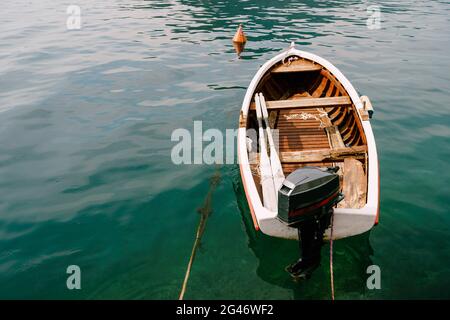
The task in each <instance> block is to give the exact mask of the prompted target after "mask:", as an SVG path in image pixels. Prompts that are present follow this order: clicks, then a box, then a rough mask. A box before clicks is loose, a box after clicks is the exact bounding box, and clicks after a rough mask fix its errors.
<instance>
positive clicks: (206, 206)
mask: <svg viewBox="0 0 450 320" xmlns="http://www.w3.org/2000/svg"><path fill="white" fill-rule="evenodd" d="M219 182H220V172H219V170H217V171H216V172H215V173H214V175H213V176H212V177H211V180H210V182H209V185H210V187H209V191H208V194H207V195H206V197H205V201H204V202H203V206H202V207H201V208H199V209H198V210H197V211H198V212H199V213H200V215H201V216H200V221H199V223H198V227H197V233H196V235H195V241H194V245H193V246H192V252H191V257H190V258H189V263H188V266H187V270H186V274H185V276H184V281H183V286H182V287H181V292H180V296H179V297H178V300H183V298H184V293H185V292H186V287H187V283H188V281H189V276H190V274H191V268H192V264H193V263H194V259H195V255H196V253H197V249H198V248H199V247H200V241H201V239H202V236H203V232H204V231H205V227H206V220H207V219H208V217H209V216H210V214H211V212H212V195H213V192H214V190H215V189H216V187H217V185H218V184H219Z"/></svg>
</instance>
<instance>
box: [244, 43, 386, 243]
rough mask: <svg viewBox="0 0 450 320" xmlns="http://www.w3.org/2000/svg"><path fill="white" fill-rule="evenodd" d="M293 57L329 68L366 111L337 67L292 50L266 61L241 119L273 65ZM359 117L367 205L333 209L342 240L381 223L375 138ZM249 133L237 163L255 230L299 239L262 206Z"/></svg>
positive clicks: (336, 235) (336, 231)
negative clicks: (364, 147) (364, 149)
mask: <svg viewBox="0 0 450 320" xmlns="http://www.w3.org/2000/svg"><path fill="white" fill-rule="evenodd" d="M290 55H296V56H299V57H301V58H305V59H308V60H312V61H314V62H316V63H318V64H320V65H321V66H323V67H324V68H326V69H327V70H328V71H329V72H331V73H332V74H333V75H334V76H335V77H336V79H337V80H338V81H339V82H340V83H341V84H342V86H343V87H344V88H345V90H346V91H347V93H348V95H349V96H350V98H351V100H352V102H353V104H354V105H355V107H356V108H357V109H362V108H363V105H362V102H361V100H360V97H359V95H358V93H357V92H356V90H355V89H354V87H353V86H352V84H351V83H350V82H349V81H348V80H347V78H346V77H345V76H344V75H343V74H342V73H341V72H340V71H339V70H338V69H337V68H336V67H335V66H334V65H332V64H331V63H330V62H328V61H327V60H325V59H323V58H321V57H319V56H317V55H314V54H311V53H308V52H304V51H301V50H297V49H295V48H293V47H292V48H290V49H289V50H288V51H287V52H286V51H285V52H282V53H280V54H278V55H277V56H275V57H274V58H272V59H271V60H269V61H267V62H266V63H265V64H264V65H263V66H262V67H261V68H260V69H259V70H258V72H257V73H256V75H255V76H254V77H253V79H252V81H251V83H250V85H249V87H248V89H247V92H246V94H245V97H244V101H243V103H242V108H241V117H242V118H244V119H245V118H246V117H247V114H248V112H249V108H250V102H251V99H252V97H253V96H254V94H255V92H254V91H255V89H256V87H257V85H258V83H259V82H260V81H261V79H262V77H263V76H264V74H265V73H266V72H267V71H268V70H269V69H270V68H271V67H272V66H273V65H275V64H276V63H278V62H280V61H282V60H283V59H284V58H285V57H287V56H290ZM358 116H359V117H360V120H361V123H362V127H363V130H364V133H365V136H366V139H367V153H368V170H367V175H368V177H367V199H366V204H365V205H364V206H363V207H361V208H359V209H354V208H336V209H335V210H334V227H333V239H341V238H346V237H350V236H354V235H358V234H361V233H364V232H366V231H368V230H370V229H371V228H372V227H373V226H374V225H375V224H377V223H378V212H379V171H378V157H377V150H376V145H375V139H374V136H373V133H372V127H371V125H370V122H369V121H368V120H364V121H363V120H362V119H361V115H360V114H359V113H358ZM246 130H247V129H246V128H245V127H242V126H241V127H240V128H239V131H238V160H239V166H240V171H241V177H242V182H243V185H244V189H245V194H246V197H247V201H248V204H249V207H250V211H251V214H252V218H253V222H254V227H255V229H256V230H260V231H261V232H263V233H264V234H267V235H269V236H273V237H279V238H286V239H298V232H297V229H296V228H292V227H289V226H288V225H286V224H285V223H283V222H281V221H280V220H279V219H278V218H277V212H274V211H270V210H267V209H266V208H265V207H264V206H263V204H262V201H261V198H260V196H259V193H258V191H257V188H256V185H255V181H254V179H253V177H252V172H251V169H250V164H249V157H248V151H247V142H246ZM329 236H330V229H328V230H327V231H326V232H325V237H327V238H329Z"/></svg>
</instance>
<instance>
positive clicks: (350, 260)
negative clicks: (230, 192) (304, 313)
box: [233, 177, 374, 299]
mask: <svg viewBox="0 0 450 320" xmlns="http://www.w3.org/2000/svg"><path fill="white" fill-rule="evenodd" d="M233 189H234V192H235V195H236V200H237V203H238V206H239V211H240V213H241V217H242V221H243V223H244V227H245V230H246V233H247V235H248V246H249V248H250V249H251V250H252V251H253V252H254V254H255V256H256V257H257V259H258V261H259V265H258V268H257V269H256V273H257V275H258V277H260V278H261V279H262V280H264V281H266V282H268V283H270V284H273V285H276V286H279V287H282V288H286V289H292V290H293V298H294V299H328V298H329V297H330V268H329V245H327V244H326V245H325V248H324V250H322V259H321V260H322V262H321V266H320V267H319V268H318V269H317V270H316V271H315V272H314V273H313V274H312V277H311V278H310V279H308V280H301V281H299V282H295V281H293V279H292V277H291V276H290V275H289V273H288V272H286V271H285V267H286V266H287V265H289V264H290V263H291V262H292V260H294V259H296V258H297V256H298V242H297V241H291V240H285V239H281V238H275V237H269V236H267V235H264V234H263V233H262V232H260V231H256V230H255V228H254V226H253V221H252V219H251V214H250V212H249V211H250V209H249V207H248V204H247V200H246V197H245V192H244V188H243V185H242V182H241V180H240V178H239V177H236V179H234V182H233ZM369 237H370V231H369V232H366V233H363V234H360V235H357V236H353V237H350V238H345V239H341V240H338V241H335V242H334V246H333V247H334V261H333V264H334V265H333V267H334V286H335V290H336V297H337V299H345V298H356V299H357V298H361V297H363V296H364V295H366V294H367V293H368V291H369V290H368V289H367V286H366V282H367V278H368V277H369V276H370V275H369V274H367V273H366V270H367V267H368V266H370V265H372V264H373V262H372V260H371V256H372V255H373V253H374V252H373V249H372V246H371V245H370V240H369ZM340 287H341V288H344V287H345V292H346V296H345V297H343V296H340V295H339V291H340V290H339V288H340ZM343 291H344V290H343Z"/></svg>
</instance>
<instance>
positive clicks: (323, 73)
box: [320, 69, 347, 95]
mask: <svg viewBox="0 0 450 320" xmlns="http://www.w3.org/2000/svg"><path fill="white" fill-rule="evenodd" d="M320 74H321V75H322V76H323V77H325V78H327V79H330V81H332V82H333V83H334V85H335V86H336V87H337V88H338V90H339V91H340V94H342V95H347V91H346V90H345V89H344V87H343V86H342V84H341V83H340V82H339V81H338V80H337V79H336V78H335V77H334V76H333V75H332V74H331V73H330V72H329V71H328V70H325V69H323V70H322V71H320Z"/></svg>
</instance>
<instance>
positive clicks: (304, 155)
mask: <svg viewBox="0 0 450 320" xmlns="http://www.w3.org/2000/svg"><path fill="white" fill-rule="evenodd" d="M366 152H367V146H354V147H344V148H336V149H318V150H305V151H290V152H281V153H280V160H281V162H284V163H307V162H323V161H328V162H333V161H344V160H345V159H346V158H348V157H352V158H356V159H365V154H366Z"/></svg>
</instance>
